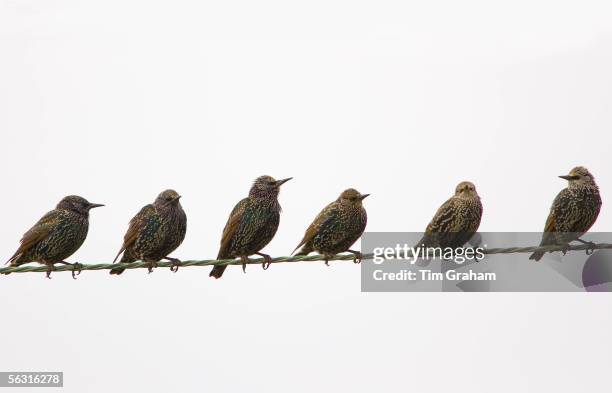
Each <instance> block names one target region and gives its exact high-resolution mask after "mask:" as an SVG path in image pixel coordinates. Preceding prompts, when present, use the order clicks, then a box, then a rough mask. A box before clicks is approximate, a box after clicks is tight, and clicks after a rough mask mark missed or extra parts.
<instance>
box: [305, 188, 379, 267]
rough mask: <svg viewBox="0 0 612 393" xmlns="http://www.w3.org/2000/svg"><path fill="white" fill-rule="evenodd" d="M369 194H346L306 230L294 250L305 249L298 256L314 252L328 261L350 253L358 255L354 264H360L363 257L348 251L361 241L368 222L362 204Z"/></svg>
mask: <svg viewBox="0 0 612 393" xmlns="http://www.w3.org/2000/svg"><path fill="white" fill-rule="evenodd" d="M369 195H370V194H360V193H359V191H357V190H355V189H354V188H349V189H347V190H344V191H343V192H342V193H341V194H340V196H339V197H338V199H336V200H335V201H334V202H332V203H330V204H329V205H327V206H326V207H325V208H324V209H323V210H322V211H321V212H320V213H319V215H318V216H317V217H316V218H315V219H314V221H313V222H312V224H310V226H309V227H308V229H306V233H305V234H304V237H303V238H302V241H301V242H300V244H298V246H297V247H296V248H295V250H293V252H295V251H296V250H297V249H298V248H300V247H302V249H301V250H300V252H298V253H297V254H296V255H308V254H309V253H311V252H313V251H317V252H318V253H319V254H321V255H323V256H325V264H326V265H328V266H329V258H332V257H333V256H334V255H336V254H338V253H341V252H345V251H348V252H350V253H352V254H354V255H355V257H354V259H353V262H355V263H359V262H361V259H362V257H363V256H362V254H361V252H359V251H354V250H350V249H349V248H350V247H351V246H352V245H353V243H355V242H356V241H357V239H359V237H360V236H361V235H362V234H363V231H364V230H365V227H366V224H367V222H368V215H367V213H366V210H365V208H364V207H363V203H362V201H363V200H364V199H365V198H367V197H368V196H369Z"/></svg>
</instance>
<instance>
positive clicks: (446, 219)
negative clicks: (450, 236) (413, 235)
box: [425, 198, 456, 233]
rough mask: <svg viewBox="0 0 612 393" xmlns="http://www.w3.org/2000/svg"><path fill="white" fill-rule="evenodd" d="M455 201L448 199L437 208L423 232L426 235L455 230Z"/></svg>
mask: <svg viewBox="0 0 612 393" xmlns="http://www.w3.org/2000/svg"><path fill="white" fill-rule="evenodd" d="M455 203H456V201H455V199H454V198H450V199H449V200H447V201H446V202H444V203H443V204H442V206H440V208H438V211H436V214H435V215H434V216H433V218H432V219H431V221H430V222H429V224H428V225H427V229H426V230H425V232H427V233H441V232H453V231H454V230H455V228H454V227H455V220H456V215H455V212H456V208H455Z"/></svg>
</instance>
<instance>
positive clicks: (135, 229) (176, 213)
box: [110, 190, 187, 274]
mask: <svg viewBox="0 0 612 393" xmlns="http://www.w3.org/2000/svg"><path fill="white" fill-rule="evenodd" d="M180 198H181V196H180V195H179V194H178V193H177V192H176V191H174V190H166V191H163V192H162V193H161V194H159V196H158V197H157V198H156V199H155V202H153V204H149V205H146V206H145V207H143V208H142V209H141V210H140V212H138V214H136V216H134V218H132V220H131V221H130V224H129V227H128V231H127V233H126V234H125V236H124V238H123V245H122V246H121V249H120V250H119V253H118V254H117V257H115V261H116V260H117V258H119V255H121V253H123V256H122V257H121V260H120V262H121V263H125V262H134V261H138V260H140V261H145V262H149V272H151V271H152V269H153V267H154V266H155V263H156V262H158V261H160V260H162V259H168V260H170V261H172V262H175V263H176V262H179V261H178V259H175V258H170V257H168V255H169V254H170V253H171V252H173V251H174V250H176V249H177V248H178V246H179V245H180V244H181V243H182V242H183V240H184V239H185V233H186V232H187V215H186V214H185V211H183V207H182V206H181V203H180V201H179V199H180ZM175 267H177V268H178V266H177V265H176V266H175ZM124 270H125V269H112V270H111V271H110V274H121V273H123V271H124ZM173 271H176V270H175V269H174V268H173Z"/></svg>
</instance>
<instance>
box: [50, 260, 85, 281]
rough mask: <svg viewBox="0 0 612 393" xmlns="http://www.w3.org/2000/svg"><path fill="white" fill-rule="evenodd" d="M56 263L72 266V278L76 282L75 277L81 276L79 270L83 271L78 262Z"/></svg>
mask: <svg viewBox="0 0 612 393" xmlns="http://www.w3.org/2000/svg"><path fill="white" fill-rule="evenodd" d="M56 263H61V264H62V265H68V266H72V278H74V279H75V280H76V276H78V275H79V274H81V269H83V265H82V264H80V263H78V262H75V263H70V262H66V261H59V262H56ZM75 273H76V274H75Z"/></svg>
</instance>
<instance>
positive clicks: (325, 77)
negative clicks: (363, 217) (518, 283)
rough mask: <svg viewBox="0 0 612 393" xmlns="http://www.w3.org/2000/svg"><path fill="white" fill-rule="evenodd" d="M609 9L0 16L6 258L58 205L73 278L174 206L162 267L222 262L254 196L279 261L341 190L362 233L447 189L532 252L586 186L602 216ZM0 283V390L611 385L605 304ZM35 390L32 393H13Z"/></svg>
mask: <svg viewBox="0 0 612 393" xmlns="http://www.w3.org/2000/svg"><path fill="white" fill-rule="evenodd" d="M611 11H612V9H611V8H610V5H609V2H607V1H558V0H557V1H539V0H529V1H513V2H500V1H495V2H492V1H461V2H456V1H411V2H407V1H371V2H367V1H335V0H325V1H309V2H290V1H256V2H254V1H216V2H210V1H173V2H152V1H125V0H122V1H111V0H107V1H103V2H91V1H89V2H83V1H53V0H49V1H27V0H26V1H16V0H3V1H1V2H0V56H1V61H0V130H1V136H0V146H1V148H2V154H0V165H1V167H2V185H3V186H2V190H3V191H2V196H1V200H0V201H1V203H0V217H1V218H2V225H0V250H1V252H2V255H3V258H5V259H8V257H9V256H10V255H11V254H12V253H13V251H14V250H15V249H16V247H17V245H18V240H19V238H20V236H21V234H22V233H23V232H24V231H25V230H27V229H28V228H29V227H30V226H31V225H32V224H33V223H34V222H35V221H36V220H37V219H38V218H39V217H40V216H41V215H42V214H44V213H45V212H46V211H48V210H50V209H52V208H53V207H54V206H55V204H56V203H57V201H59V199H61V198H62V197H63V196H64V195H68V194H79V195H82V196H84V197H86V198H88V199H89V200H90V201H93V202H100V203H106V204H107V207H105V208H101V209H98V210H95V211H93V212H92V217H91V227H90V232H89V237H88V239H87V241H86V242H85V244H84V245H83V247H82V248H81V249H80V250H79V251H78V252H77V253H76V254H75V255H74V256H73V257H72V258H70V260H72V261H80V262H86V263H93V262H108V261H111V260H112V259H113V257H114V255H115V253H116V252H117V250H118V248H119V246H120V244H121V240H122V237H123V234H124V232H125V230H126V228H127V222H128V221H129V219H130V218H131V217H132V216H133V215H134V214H135V213H136V212H137V211H138V210H139V209H140V207H141V206H143V205H144V204H146V203H150V202H151V201H152V200H153V199H154V198H155V196H156V195H157V194H158V193H159V192H160V191H161V190H163V189H165V188H175V189H176V190H178V191H179V192H180V193H181V194H182V195H183V196H184V197H183V199H182V202H183V206H184V208H185V210H186V212H187V214H188V216H189V224H188V233H187V238H186V240H185V242H184V243H183V245H182V246H181V247H180V248H179V249H178V250H177V251H176V252H175V253H174V254H173V256H175V257H179V258H183V259H192V258H193V259H198V258H201V259H206V258H211V257H214V256H215V255H216V253H217V248H218V243H219V239H220V235H221V230H222V228H223V225H224V224H225V221H226V219H227V215H228V214H229V211H230V210H231V209H232V207H233V206H234V204H235V203H236V202H237V201H238V200H239V199H241V198H243V197H244V196H245V195H246V193H247V192H248V189H249V187H250V183H251V182H252V180H253V179H254V178H255V177H257V176H259V175H262V174H269V175H272V176H274V177H277V178H283V177H289V176H293V177H294V180H292V181H291V182H289V183H287V184H286V185H285V186H283V190H282V192H281V195H280V201H281V204H282V206H283V208H284V212H283V215H282V217H281V225H280V229H279V232H278V234H277V236H276V238H275V239H274V240H273V241H272V242H271V244H270V245H269V246H268V247H266V249H265V251H267V252H268V253H270V254H272V255H274V256H280V255H287V254H288V253H289V252H290V251H291V250H293V248H294V247H295V245H296V244H297V243H298V242H299V240H300V238H301V236H302V234H303V231H304V229H305V228H306V227H307V225H308V224H309V223H310V221H311V220H312V219H313V218H314V216H315V215H316V214H317V213H318V211H319V210H320V209H321V208H322V207H323V206H324V205H325V204H327V203H329V202H330V201H332V200H333V199H335V198H336V197H337V195H338V194H339V193H340V192H341V191H342V190H343V189H345V188H347V187H355V188H357V189H358V190H360V191H362V192H364V193H366V192H367V193H371V194H372V196H371V197H370V198H368V199H367V200H366V201H365V206H366V208H367V210H368V214H369V224H368V229H369V230H370V231H420V230H423V229H424V227H425V226H426V224H427V222H428V221H429V219H430V218H431V216H432V215H433V213H434V212H435V210H436V208H437V207H438V206H439V205H440V204H441V203H442V202H443V201H444V200H446V198H448V197H449V196H450V195H451V194H452V192H453V190H454V187H455V185H456V184H457V183H458V182H459V181H461V180H471V181H473V182H474V183H475V184H476V186H477V189H478V191H479V193H480V195H481V196H482V200H483V203H484V206H485V213H484V218H483V221H482V225H481V230H484V231H538V230H541V229H542V227H543V225H544V220H545V218H546V214H547V212H548V208H549V206H550V203H551V201H552V199H553V198H554V196H555V195H556V193H557V192H558V191H559V190H560V189H561V188H562V187H564V186H565V184H564V182H563V180H561V179H559V178H557V177H556V176H557V175H561V174H565V173H567V172H568V171H569V170H570V169H571V168H572V167H573V166H575V165H585V166H587V167H588V168H589V169H590V170H591V171H592V172H593V173H594V174H595V176H596V178H597V180H598V182H599V185H600V188H601V192H602V195H603V199H604V205H603V210H602V213H601V215H600V218H599V220H598V222H597V223H596V224H595V226H594V227H593V230H594V231H610V228H611V225H612V212H611V210H610V208H609V204H608V202H607V201H609V200H610V198H612V177H611V175H612V165H611V163H612V159H611V158H610V152H611V148H612V142H611V139H610V128H611V126H612V118H611V115H610V113H611V109H612V93H611V92H612V90H611V88H612V73H611V72H610V70H611V69H612V51H611V45H612V27H611V25H610V20H612V12H611ZM208 271H209V268H197V267H193V268H184V269H181V270H179V272H178V273H177V274H172V273H170V272H169V271H168V270H167V269H159V270H157V271H155V272H154V273H153V274H151V275H147V274H146V272H145V271H144V270H138V271H128V272H126V273H125V274H124V275H122V276H121V277H110V276H109V275H108V274H107V272H84V273H83V274H82V275H81V276H80V277H79V279H78V280H76V281H73V280H72V278H71V277H70V274H68V273H57V274H55V275H54V276H53V279H52V280H46V279H45V278H44V275H43V274H19V275H18V274H14V275H11V276H6V277H2V278H0V281H1V282H0V298H1V299H2V322H3V323H2V335H3V340H2V349H1V350H0V370H3V371H13V370H14V371H17V370H41V371H44V370H54V371H55V370H60V371H64V373H65V387H64V389H63V391H65V392H85V391H87V392H108V391H109V390H119V391H135V390H140V389H142V390H144V389H146V390H147V391H149V392H168V391H182V392H186V391H193V392H195V391H198V392H199V391H213V392H241V391H249V392H264V391H265V392H286V391H292V392H293V391H296V392H313V391H315V392H316V391H322V392H323V391H351V392H370V391H397V392H399V391H406V390H410V391H414V392H438V391H445V392H448V391H457V392H491V391H498V392H513V393H514V392H526V391H530V392H541V391H555V392H575V391H585V392H586V391H603V390H606V389H607V387H608V386H609V368H610V352H611V350H612V344H611V343H610V331H611V329H612V313H611V312H610V310H611V306H612V297H611V296H610V294H528V293H526V294H499V293H498V294H495V293H486V294H484V293H483V294H448V293H441V294H414V293H390V294H367V293H361V292H360V286H359V283H360V280H359V274H360V272H359V268H358V267H357V266H355V265H353V264H352V263H343V262H339V263H333V264H332V267H329V268H328V267H325V266H324V265H323V264H322V263H313V264H279V265H274V266H272V267H271V268H270V270H268V271H266V272H263V271H262V270H261V268H260V267H258V266H253V267H250V269H248V271H247V274H246V275H244V274H242V272H241V271H240V269H239V268H230V269H228V271H227V273H226V274H225V276H224V277H223V279H221V280H218V281H214V280H212V279H209V278H208ZM26 391H27V389H24V390H20V392H26Z"/></svg>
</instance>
